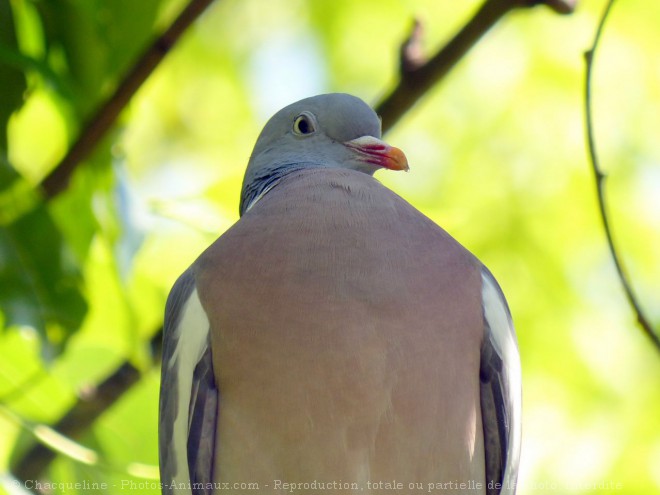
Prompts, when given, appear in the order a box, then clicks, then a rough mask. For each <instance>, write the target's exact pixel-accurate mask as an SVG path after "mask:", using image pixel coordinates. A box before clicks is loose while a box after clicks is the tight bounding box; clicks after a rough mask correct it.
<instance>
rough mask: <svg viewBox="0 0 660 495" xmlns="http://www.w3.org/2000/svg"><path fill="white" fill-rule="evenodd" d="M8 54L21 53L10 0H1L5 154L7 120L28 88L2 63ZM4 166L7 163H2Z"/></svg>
mask: <svg viewBox="0 0 660 495" xmlns="http://www.w3.org/2000/svg"><path fill="white" fill-rule="evenodd" d="M3 53H4V54H6V55H8V56H11V55H12V54H14V55H17V56H18V55H19V50H18V43H17V40H16V30H15V28H14V18H13V14H12V10H11V6H10V5H9V0H0V88H2V98H0V127H2V131H1V132H0V154H1V155H2V156H5V155H6V153H7V132H6V131H5V129H6V127H7V122H8V121H9V117H10V116H11V114H12V113H13V112H14V110H16V109H17V108H18V107H19V106H20V105H21V103H22V101H23V92H24V91H25V88H26V81H25V77H23V73H22V72H21V71H20V70H19V69H17V68H16V67H15V66H14V65H12V64H6V63H2V58H3V57H2V56H1V54H3ZM2 167H3V168H4V167H5V165H2ZM6 178H8V177H7V175H6V174H4V173H3V174H2V176H0V179H2V180H0V189H4V186H5V179H6Z"/></svg>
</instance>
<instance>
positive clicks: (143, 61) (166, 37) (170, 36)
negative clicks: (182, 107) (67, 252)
mask: <svg viewBox="0 0 660 495" xmlns="http://www.w3.org/2000/svg"><path fill="white" fill-rule="evenodd" d="M212 1H213V0H190V2H189V3H188V5H186V7H185V8H184V9H183V10H182V11H181V13H180V14H179V16H178V17H177V18H176V19H175V20H174V22H173V23H172V24H171V25H170V27H169V28H167V30H165V32H164V33H163V34H162V35H161V36H159V37H158V38H157V39H156V40H154V42H153V43H152V44H151V45H150V46H149V47H148V48H147V49H146V51H145V52H144V53H143V54H142V56H141V57H139V58H138V60H137V61H136V62H135V64H134V65H133V67H132V68H131V70H130V71H129V72H128V74H126V76H125V77H124V79H123V80H122V81H121V83H120V84H119V86H118V87H117V89H116V90H115V92H114V94H113V95H112V96H111V97H110V98H109V99H108V100H107V101H106V102H105V103H104V104H103V105H102V106H101V107H100V108H99V109H98V110H97V111H96V113H95V114H94V116H93V117H92V118H91V119H90V121H89V122H88V123H87V125H86V126H85V127H84V129H83V131H82V133H81V134H80V136H78V139H77V140H76V141H75V143H74V144H73V145H72V146H71V148H70V149H69V151H68V152H67V154H66V156H65V157H64V158H63V159H62V160H61V161H60V163H58V164H57V165H56V166H55V168H53V170H52V171H51V172H50V173H49V174H48V175H47V176H46V178H45V179H44V180H43V181H42V183H41V188H42V190H43V192H44V195H45V197H46V198H47V199H50V198H53V197H55V196H56V195H58V194H59V193H61V192H62V191H64V190H65V189H66V187H67V186H68V184H69V180H70V178H71V175H72V174H73V172H74V170H75V169H76V167H77V166H78V164H79V163H80V162H81V161H83V160H84V159H85V158H87V156H88V155H89V154H90V153H91V152H92V151H93V150H94V148H95V147H96V145H97V144H98V143H99V141H100V140H101V139H102V138H103V136H105V134H106V133H107V132H108V130H110V128H111V127H112V125H113V124H114V123H115V121H116V120H117V117H118V116H119V114H120V113H121V111H122V110H123V109H124V107H126V105H127V104H128V102H129V101H130V100H131V98H132V97H133V95H134V94H135V93H136V92H137V90H138V89H140V87H141V86H142V84H143V83H144V81H145V80H146V79H147V78H148V77H149V76H150V75H151V73H152V72H153V71H154V69H155V68H156V67H157V66H158V64H159V63H160V62H161V61H162V60H163V58H164V57H165V55H167V53H168V52H169V51H170V49H171V48H172V47H173V46H174V44H175V43H176V42H177V40H178V39H179V38H180V37H181V35H182V34H183V33H184V32H185V31H186V29H187V28H188V27H189V26H190V25H191V24H192V23H193V21H194V20H195V19H197V18H198V17H199V16H200V15H201V13H202V12H204V10H205V9H206V8H207V7H208V6H209V5H210V4H211V2H212Z"/></svg>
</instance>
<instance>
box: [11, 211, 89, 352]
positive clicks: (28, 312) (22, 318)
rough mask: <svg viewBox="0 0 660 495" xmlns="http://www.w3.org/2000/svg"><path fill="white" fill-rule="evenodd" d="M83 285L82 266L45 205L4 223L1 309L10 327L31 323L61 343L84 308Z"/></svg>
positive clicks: (75, 324)
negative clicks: (73, 259) (64, 240)
mask: <svg viewBox="0 0 660 495" xmlns="http://www.w3.org/2000/svg"><path fill="white" fill-rule="evenodd" d="M80 285H81V277H80V273H79V270H78V267H77V266H76V265H75V263H74V262H73V261H72V256H71V254H70V253H69V250H68V246H67V245H66V244H65V243H64V242H63V239H62V235H61V234H60V232H59V231H58V230H57V228H56V226H55V224H54V222H53V220H52V218H51V216H50V214H49V213H48V211H47V210H46V207H45V206H44V205H43V204H40V205H38V206H37V207H36V208H34V209H33V210H32V211H30V212H29V213H27V214H26V215H23V216H22V217H20V218H19V219H17V220H16V221H14V222H13V223H11V224H9V225H5V226H2V227H0V308H1V309H2V311H3V312H4V314H5V325H6V326H10V325H28V326H31V327H34V328H35V329H37V330H38V331H39V332H40V334H41V335H42V337H44V341H47V342H48V341H49V342H51V343H54V344H56V345H60V344H63V343H64V342H65V341H66V339H67V338H68V336H69V335H70V334H71V332H73V331H74V330H76V329H77V328H78V327H79V326H80V323H81V321H82V319H83V316H84V315H85V312H86V304H85V300H84V299H83V296H82V295H81V292H80ZM47 331H48V332H49V334H50V338H49V339H46V332H47ZM53 340H54V341H55V342H53Z"/></svg>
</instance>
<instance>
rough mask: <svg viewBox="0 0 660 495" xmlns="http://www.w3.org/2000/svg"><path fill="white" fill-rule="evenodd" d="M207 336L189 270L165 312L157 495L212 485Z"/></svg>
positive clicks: (212, 388) (213, 404) (213, 394)
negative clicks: (159, 490) (160, 488)
mask: <svg viewBox="0 0 660 495" xmlns="http://www.w3.org/2000/svg"><path fill="white" fill-rule="evenodd" d="M184 333H185V335H183V334H184ZM209 335H210V334H209V324H208V318H207V317H206V314H205V313H204V310H203V308H202V306H201V303H200V300H199V296H198V294H197V290H196V287H195V279H194V275H193V272H192V270H190V269H189V270H187V271H186V272H184V273H183V275H181V277H179V279H178V280H177V281H176V283H175V284H174V287H173V288H172V291H171V292H170V295H169V297H168V299H167V305H166V307H165V324H164V327H163V358H162V370H161V386H160V403H159V431H158V447H159V449H158V450H159V460H160V475H161V483H162V492H163V494H173V493H177V494H181V495H183V494H190V493H194V494H205V493H210V492H207V491H204V487H205V486H207V484H208V483H210V482H211V481H212V480H213V453H214V451H215V428H216V416H217V404H218V390H217V387H216V385H215V379H214V375H213V365H212V357H211V350H210V341H209ZM199 483H201V484H202V485H199ZM182 484H183V486H182ZM200 487H202V488H200Z"/></svg>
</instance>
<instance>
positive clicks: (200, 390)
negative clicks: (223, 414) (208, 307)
mask: <svg viewBox="0 0 660 495" xmlns="http://www.w3.org/2000/svg"><path fill="white" fill-rule="evenodd" d="M217 411H218V389H217V387H216V384H215V377H214V375H213V359H212V356H211V345H210V342H208V343H207V346H206V351H205V352H204V354H203V355H202V358H201V359H200V361H199V362H198V363H197V366H196V367H195V371H194V373H193V389H192V393H191V396H190V415H189V426H188V469H189V471H190V481H191V482H192V483H193V490H192V492H193V494H194V495H207V494H208V495H210V494H211V493H213V490H212V489H211V488H210V487H212V482H213V460H214V455H215V428H216V420H217ZM195 486H199V487H200V488H195Z"/></svg>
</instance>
